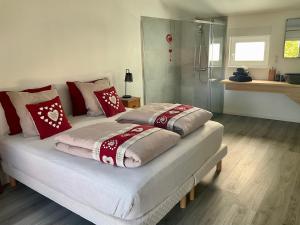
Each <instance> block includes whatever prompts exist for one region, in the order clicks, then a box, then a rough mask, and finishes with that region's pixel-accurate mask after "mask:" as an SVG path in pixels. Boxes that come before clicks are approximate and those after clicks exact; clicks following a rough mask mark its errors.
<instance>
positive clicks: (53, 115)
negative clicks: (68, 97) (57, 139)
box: [37, 103, 64, 129]
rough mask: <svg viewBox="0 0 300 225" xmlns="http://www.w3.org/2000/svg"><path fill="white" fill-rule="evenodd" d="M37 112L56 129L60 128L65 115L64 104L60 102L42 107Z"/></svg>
mask: <svg viewBox="0 0 300 225" xmlns="http://www.w3.org/2000/svg"><path fill="white" fill-rule="evenodd" d="M37 114H38V116H39V118H40V119H41V120H43V121H44V122H45V123H47V124H49V126H52V127H54V128H56V129H59V128H60V126H61V124H62V120H63V116H64V114H63V109H62V106H61V105H60V104H58V103H54V104H51V105H49V106H44V107H40V108H39V111H38V112H37Z"/></svg>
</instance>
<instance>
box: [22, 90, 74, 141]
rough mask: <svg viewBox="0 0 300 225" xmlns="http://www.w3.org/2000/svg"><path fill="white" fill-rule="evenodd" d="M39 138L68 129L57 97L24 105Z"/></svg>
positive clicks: (68, 124) (69, 126) (66, 120)
mask: <svg viewBox="0 0 300 225" xmlns="http://www.w3.org/2000/svg"><path fill="white" fill-rule="evenodd" d="M26 108H27V109H28V111H29V113H30V115H31V118H32V120H33V123H34V124H35V127H36V129H37V131H38V133H39V135H40V138H41V139H45V138H47V137H50V136H53V135H55V134H58V133H61V132H63V131H65V130H68V129H70V128H71V127H72V126H71V125H70V123H69V121H68V119H67V117H66V115H65V113H64V110H63V108H62V104H61V101H60V99H59V97H58V96H57V97H55V98H54V99H52V100H50V101H45V102H40V103H37V104H28V105H26Z"/></svg>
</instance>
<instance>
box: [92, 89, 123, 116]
mask: <svg viewBox="0 0 300 225" xmlns="http://www.w3.org/2000/svg"><path fill="white" fill-rule="evenodd" d="M94 93H95V96H96V97H97V99H98V102H99V104H100V105H101V108H102V110H103V112H104V114H105V115H106V116H107V117H111V116H114V115H116V114H118V113H121V112H125V111H126V109H125V107H124V105H123V103H122V101H121V99H120V97H119V96H118V95H117V92H116V89H115V87H111V88H108V89H105V90H103V91H95V92H94Z"/></svg>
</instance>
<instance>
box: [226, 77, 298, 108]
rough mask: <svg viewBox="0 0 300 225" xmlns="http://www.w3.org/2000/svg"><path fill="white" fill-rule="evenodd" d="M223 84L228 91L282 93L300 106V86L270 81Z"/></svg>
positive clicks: (227, 82)
mask: <svg viewBox="0 0 300 225" xmlns="http://www.w3.org/2000/svg"><path fill="white" fill-rule="evenodd" d="M221 82H222V83H223V84H225V89H226V90H233V91H256V92H272V93H281V94H285V95H287V96H288V97H289V98H291V99H292V100H294V101H295V102H297V103H299V104H300V85H296V84H288V83H285V82H277V81H268V80H253V81H252V82H234V81H230V80H227V79H226V80H222V81H221Z"/></svg>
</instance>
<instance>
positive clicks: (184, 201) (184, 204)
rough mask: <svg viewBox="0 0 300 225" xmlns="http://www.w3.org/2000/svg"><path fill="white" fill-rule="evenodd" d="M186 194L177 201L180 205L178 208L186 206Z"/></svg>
mask: <svg viewBox="0 0 300 225" xmlns="http://www.w3.org/2000/svg"><path fill="white" fill-rule="evenodd" d="M186 200H187V199H186V196H184V197H183V198H182V199H181V200H180V202H179V206H180V208H181V209H185V208H186Z"/></svg>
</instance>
